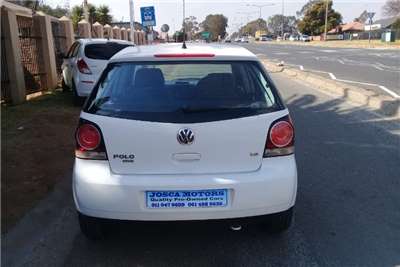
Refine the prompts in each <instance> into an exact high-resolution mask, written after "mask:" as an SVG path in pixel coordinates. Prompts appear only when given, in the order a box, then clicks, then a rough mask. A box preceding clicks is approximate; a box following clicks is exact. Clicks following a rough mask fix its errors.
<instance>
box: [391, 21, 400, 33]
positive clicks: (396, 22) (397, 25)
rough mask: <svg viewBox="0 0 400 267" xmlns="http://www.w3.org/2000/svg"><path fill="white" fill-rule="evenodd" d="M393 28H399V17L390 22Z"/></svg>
mask: <svg viewBox="0 0 400 267" xmlns="http://www.w3.org/2000/svg"><path fill="white" fill-rule="evenodd" d="M391 27H392V29H393V30H400V18H398V19H396V21H395V22H394V23H393V24H392V26H391Z"/></svg>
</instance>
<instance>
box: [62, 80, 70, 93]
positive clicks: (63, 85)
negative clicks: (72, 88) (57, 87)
mask: <svg viewBox="0 0 400 267" xmlns="http://www.w3.org/2000/svg"><path fill="white" fill-rule="evenodd" d="M61 87H62V90H63V92H67V91H69V87H68V85H67V84H66V83H65V80H64V78H62V79H61Z"/></svg>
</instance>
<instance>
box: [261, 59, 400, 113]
mask: <svg viewBox="0 0 400 267" xmlns="http://www.w3.org/2000/svg"><path fill="white" fill-rule="evenodd" d="M261 62H262V63H263V64H264V66H265V68H266V69H267V70H268V71H269V72H281V73H284V74H285V75H287V76H289V77H291V78H294V79H299V80H301V81H305V82H307V83H309V84H311V85H312V86H314V87H316V88H317V89H321V90H322V91H325V92H329V93H331V94H334V95H336V96H338V97H342V98H344V99H346V100H349V101H351V102H354V103H356V104H358V105H362V106H366V107H369V108H372V109H373V110H374V111H375V112H377V113H379V114H381V115H384V116H389V117H393V118H396V119H400V100H396V99H393V98H391V97H388V96H384V95H380V94H377V93H375V92H373V91H371V90H367V89H364V88H361V87H356V86H353V85H348V84H346V83H343V82H338V81H333V80H331V79H327V78H324V77H321V76H318V75H316V74H313V73H311V72H307V71H302V70H297V69H293V68H288V67H287V66H278V65H276V63H273V62H271V61H268V60H265V59H262V60H261Z"/></svg>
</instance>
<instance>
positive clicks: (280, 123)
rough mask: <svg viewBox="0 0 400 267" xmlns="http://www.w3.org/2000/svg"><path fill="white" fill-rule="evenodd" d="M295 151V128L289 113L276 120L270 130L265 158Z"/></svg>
mask: <svg viewBox="0 0 400 267" xmlns="http://www.w3.org/2000/svg"><path fill="white" fill-rule="evenodd" d="M293 152H294V128H293V123H292V120H291V119H290V117H289V115H287V116H285V117H283V118H280V119H278V120H276V121H274V122H273V123H272V124H271V127H270V129H269V132H268V136H267V142H266V144H265V149H264V158H266V157H275V156H285V155H290V154H293Z"/></svg>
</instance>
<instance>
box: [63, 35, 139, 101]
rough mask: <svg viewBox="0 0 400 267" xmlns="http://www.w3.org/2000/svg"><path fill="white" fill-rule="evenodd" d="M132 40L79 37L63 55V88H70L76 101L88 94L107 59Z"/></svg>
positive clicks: (129, 44) (128, 44)
mask: <svg viewBox="0 0 400 267" xmlns="http://www.w3.org/2000/svg"><path fill="white" fill-rule="evenodd" d="M132 45H133V43H132V42H128V41H123V40H114V39H113V40H108V39H79V40H77V41H76V42H74V43H73V44H72V46H71V47H70V49H69V51H68V53H67V54H66V55H65V57H64V61H63V64H62V66H61V68H62V86H63V89H71V90H72V92H73V93H74V97H75V101H76V103H81V102H82V101H80V100H81V98H83V97H86V96H88V95H89V94H90V92H91V91H92V89H93V86H94V84H95V83H96V81H97V79H98V78H99V76H100V74H101V72H102V71H103V69H104V68H105V67H106V65H107V62H108V60H109V59H110V58H111V57H112V56H113V55H115V54H116V53H117V52H119V51H120V50H122V49H124V48H126V47H127V46H132Z"/></svg>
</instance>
